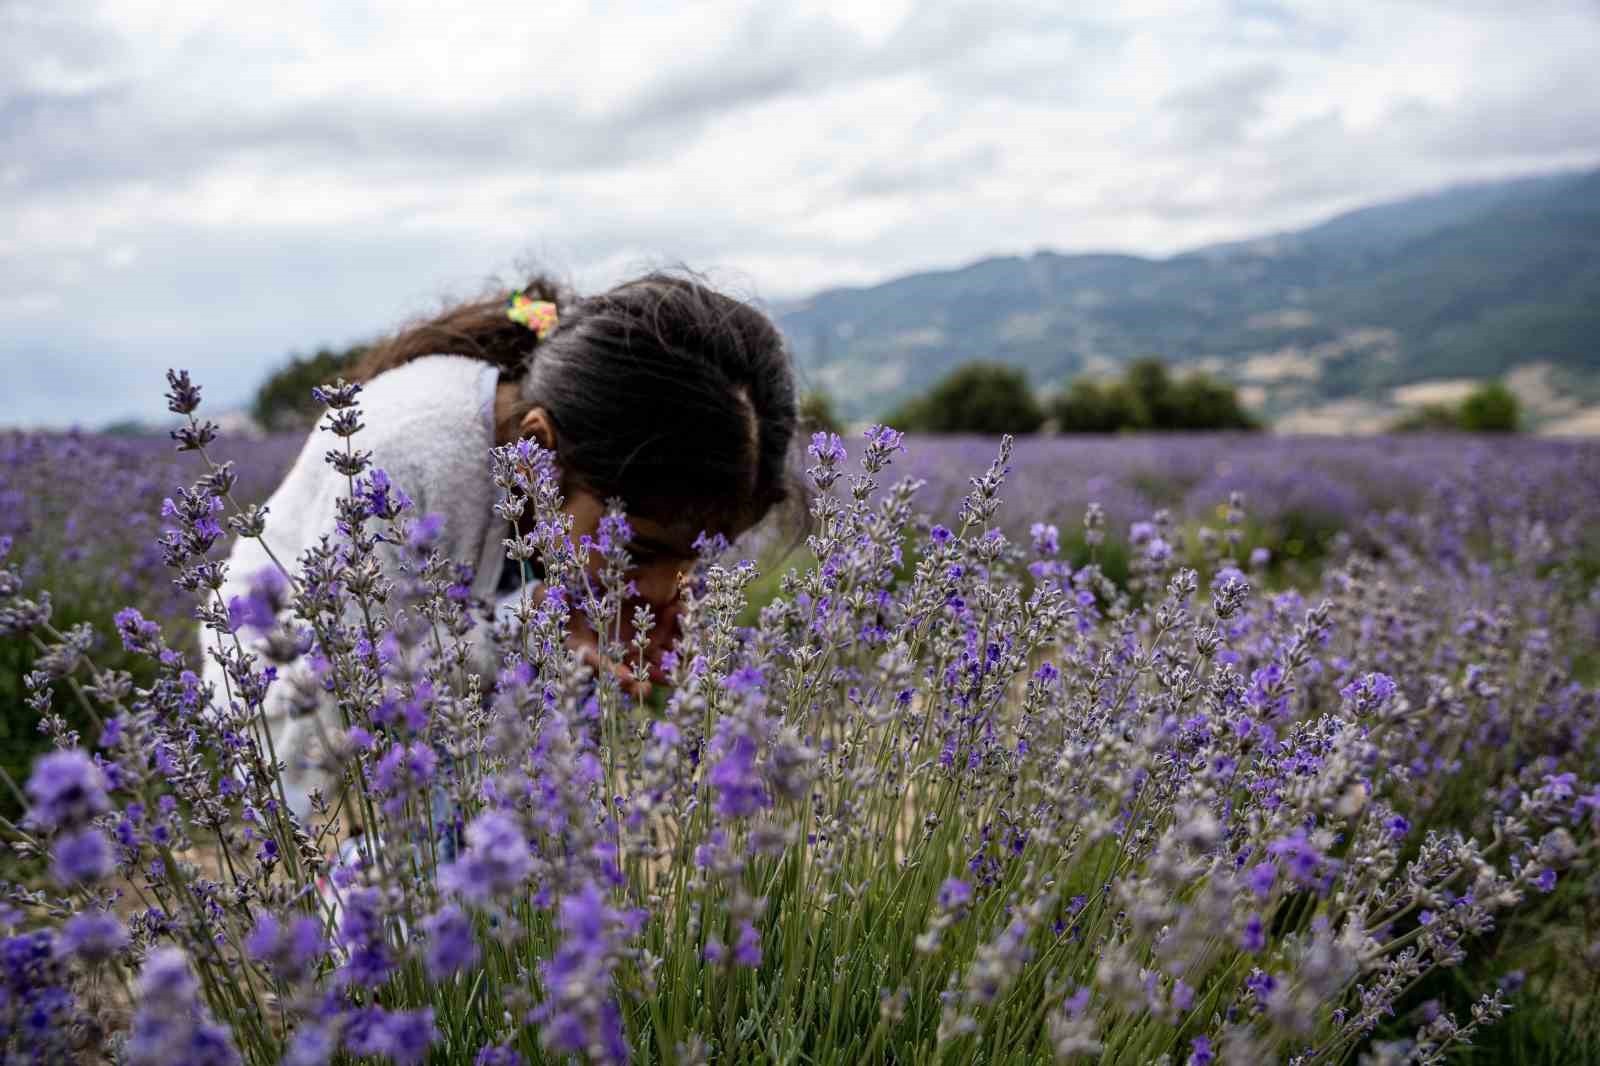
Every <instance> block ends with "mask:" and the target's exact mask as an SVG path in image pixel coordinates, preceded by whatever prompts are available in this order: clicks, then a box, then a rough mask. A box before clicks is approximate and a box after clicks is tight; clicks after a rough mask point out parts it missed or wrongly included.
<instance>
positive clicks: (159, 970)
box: [125, 947, 241, 1066]
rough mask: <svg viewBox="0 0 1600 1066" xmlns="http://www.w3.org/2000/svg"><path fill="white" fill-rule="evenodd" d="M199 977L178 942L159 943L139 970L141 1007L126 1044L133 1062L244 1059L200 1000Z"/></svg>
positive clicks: (178, 1064) (155, 1064) (215, 1064)
mask: <svg viewBox="0 0 1600 1066" xmlns="http://www.w3.org/2000/svg"><path fill="white" fill-rule="evenodd" d="M199 991H200V982H199V981H198V980H197V979H196V978H195V976H194V971H192V970H191V969H190V968H189V959H188V956H186V955H185V954H184V953H183V952H182V951H180V950H179V949H177V948H174V947H162V948H157V949H156V950H155V951H153V952H151V953H150V957H149V958H148V959H146V960H145V964H144V969H143V970H142V971H141V972H140V974H139V987H138V1000H137V1010H136V1012H135V1014H134V1017H133V1026H132V1029H131V1031H130V1032H129V1034H128V1044H127V1047H126V1049H125V1053H126V1055H127V1062H128V1063H130V1066H202V1064H205V1066H231V1064H232V1063H237V1062H240V1061H241V1060H240V1058H239V1052H238V1049H237V1048H235V1047H234V1046H233V1036H232V1034H230V1033H229V1032H228V1030H227V1029H226V1028H224V1027H222V1026H220V1025H217V1024H216V1023H215V1022H213V1021H212V1020H211V1017H210V1015H209V1014H208V1013H207V1011H206V1009H205V1006H204V1004H202V1003H201V1002H200V995H199Z"/></svg>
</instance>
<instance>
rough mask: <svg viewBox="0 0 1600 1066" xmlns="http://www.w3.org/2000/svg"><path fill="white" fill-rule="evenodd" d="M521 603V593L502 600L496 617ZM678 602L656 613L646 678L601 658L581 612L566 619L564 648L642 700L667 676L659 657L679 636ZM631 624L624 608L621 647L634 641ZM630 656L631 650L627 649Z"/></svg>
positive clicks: (539, 591) (539, 590)
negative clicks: (614, 679)
mask: <svg viewBox="0 0 1600 1066" xmlns="http://www.w3.org/2000/svg"><path fill="white" fill-rule="evenodd" d="M532 595H533V597H534V599H535V600H537V599H540V598H542V597H543V595H544V586H543V585H542V584H540V585H536V586H534V588H533V590H532ZM521 601H522V593H521V590H518V591H517V592H514V593H511V594H509V595H507V596H505V597H502V598H501V600H500V602H499V604H498V606H497V613H498V614H500V616H501V617H506V616H507V613H508V612H510V611H513V610H515V609H516V607H517V605H518V604H519V603H521ZM680 610H681V602H680V601H679V600H678V599H677V598H676V597H674V598H673V599H672V600H671V601H670V602H669V603H668V604H667V605H666V606H665V607H660V608H657V609H656V612H655V614H656V619H655V624H654V625H653V626H652V627H651V629H650V639H649V643H648V645H647V646H646V648H645V654H644V659H645V668H646V672H645V676H643V677H639V676H637V675H636V674H635V672H634V670H633V666H632V664H631V663H628V662H614V661H612V660H610V659H607V658H606V657H605V656H604V655H602V654H600V637H599V635H598V634H597V633H595V631H594V627H593V626H591V625H590V624H589V619H588V617H587V616H586V615H584V613H583V612H582V611H577V610H575V611H573V612H572V613H571V614H570V615H569V616H568V625H567V646H568V647H569V648H571V649H572V650H574V651H576V652H577V653H578V655H579V657H580V658H581V659H582V660H583V661H584V662H585V663H587V664H588V665H589V666H590V667H592V668H593V669H594V671H595V672H596V673H599V672H601V671H610V672H611V673H612V674H614V675H615V676H616V678H617V680H618V681H619V682H620V683H621V685H622V687H623V689H624V690H626V691H627V692H629V693H630V694H631V695H633V697H634V698H635V699H641V700H642V699H644V698H645V697H646V696H648V695H649V694H650V689H651V686H652V684H657V685H659V684H665V683H666V682H667V674H666V671H664V670H663V669H662V668H661V657H662V655H663V654H664V653H665V652H666V650H667V649H668V648H669V647H670V646H671V645H672V642H673V640H674V639H675V638H676V637H677V635H678V615H679V613H680ZM633 636H634V632H633V621H632V607H631V605H630V606H628V607H627V608H625V615H624V622H623V633H622V640H623V643H624V644H631V643H632V641H633ZM629 650H630V652H631V650H632V649H631V648H630V649H629Z"/></svg>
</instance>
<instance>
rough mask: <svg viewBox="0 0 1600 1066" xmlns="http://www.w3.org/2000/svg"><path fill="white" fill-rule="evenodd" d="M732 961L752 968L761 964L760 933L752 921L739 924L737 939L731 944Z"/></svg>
mask: <svg viewBox="0 0 1600 1066" xmlns="http://www.w3.org/2000/svg"><path fill="white" fill-rule="evenodd" d="M733 961H734V962H736V963H738V964H739V965H740V966H745V967H748V968H750V969H752V970H753V969H755V968H756V967H758V966H760V965H761V934H760V933H759V932H758V931H757V930H756V927H755V925H754V923H752V922H745V923H743V924H742V925H740V926H739V940H738V942H737V943H735V944H734V945H733Z"/></svg>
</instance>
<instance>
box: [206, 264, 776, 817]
mask: <svg viewBox="0 0 1600 1066" xmlns="http://www.w3.org/2000/svg"><path fill="white" fill-rule="evenodd" d="M355 377H356V380H361V381H365V382H366V385H365V388H364V390H363V391H362V393H361V395H360V397H359V404H360V408H361V416H362V422H363V423H364V425H365V428H364V429H362V430H361V432H360V433H359V434H357V436H356V437H355V438H354V443H355V444H356V446H357V447H358V448H359V449H363V450H370V451H371V453H372V466H373V467H378V468H382V469H383V470H385V471H386V472H387V473H388V474H389V476H390V478H391V479H392V480H393V482H394V483H395V484H396V485H397V486H398V487H399V488H400V489H402V490H404V491H405V492H406V493H407V494H408V495H410V496H411V497H412V499H413V501H414V502H415V505H416V509H415V512H414V514H416V515H422V514H427V513H430V512H433V513H437V514H441V515H443V517H444V527H443V531H442V535H441V539H440V540H439V542H438V544H439V547H440V549H441V550H443V551H445V552H446V553H447V554H448V555H450V556H451V557H452V558H454V559H455V560H456V561H458V562H460V563H464V564H468V565H470V566H472V567H473V569H474V574H475V577H474V579H473V581H472V585H471V589H472V593H473V595H474V597H475V598H477V599H479V600H481V601H483V602H491V601H494V600H496V599H498V598H499V597H503V596H509V595H513V594H515V593H516V590H517V582H518V581H520V567H519V566H518V565H516V564H510V565H507V564H508V562H509V561H508V560H506V559H505V552H504V545H503V542H504V540H505V539H506V538H507V537H508V536H510V535H511V533H512V531H511V529H510V528H509V526H508V524H507V523H506V522H505V521H503V520H501V519H499V518H497V517H496V516H495V514H494V504H495V487H494V484H493V482H492V481H491V479H490V473H489V450H490V448H491V447H492V446H494V445H497V444H507V443H511V442H513V441H516V440H519V439H523V438H530V437H531V438H533V439H535V440H537V441H538V443H539V444H540V445H542V446H543V447H545V448H547V449H550V450H551V451H553V452H554V453H555V458H556V462H557V465H558V467H559V469H560V471H561V474H562V479H563V486H562V488H563V495H564V496H565V499H566V504H565V509H566V511H567V512H568V513H569V514H570V515H571V516H572V518H573V539H574V543H576V542H577V540H578V538H579V537H581V536H582V535H584V534H586V533H588V534H592V533H594V532H595V530H596V528H597V526H598V523H599V519H600V517H601V516H602V514H603V512H604V509H605V501H606V500H607V499H609V498H611V497H619V498H621V499H622V500H623V501H625V503H626V505H627V507H628V512H629V515H628V517H629V523H630V525H631V526H632V528H633V531H634V541H633V543H632V544H631V545H630V552H631V555H632V558H633V559H634V561H635V566H636V568H635V570H634V571H633V572H632V573H631V575H630V576H631V578H632V580H633V583H634V585H635V587H636V588H637V590H638V597H639V600H637V601H634V602H635V604H636V603H638V602H640V601H644V602H648V603H650V604H651V606H652V607H653V608H654V609H655V614H656V617H657V618H658V619H659V621H658V623H657V625H656V628H655V630H654V631H653V632H652V633H651V647H652V653H653V656H654V660H653V661H655V662H658V661H659V656H660V653H661V652H662V651H663V650H664V649H665V646H666V644H667V643H668V642H669V641H670V640H671V632H672V627H673V624H674V614H675V612H674V604H675V601H676V597H677V590H678V575H679V574H680V572H681V571H682V570H684V569H685V568H686V567H687V566H688V565H689V564H690V563H691V562H692V561H693V559H694V556H695V548H694V546H693V545H694V542H695V539H696V538H697V537H698V536H699V534H700V533H701V532H702V531H705V532H714V533H721V534H722V535H724V536H726V537H728V538H729V539H730V540H731V539H733V538H734V537H736V536H738V535H739V534H740V533H742V532H744V531H745V530H747V529H748V528H750V526H752V525H754V524H755V523H756V522H757V521H758V520H759V519H760V518H761V517H762V516H764V515H765V514H766V513H767V512H768V511H769V510H770V509H771V508H772V507H773V506H774V505H776V504H778V503H780V502H782V501H784V500H785V499H786V498H788V497H789V496H790V495H791V492H792V491H793V490H792V488H791V477H790V474H789V463H788V458H789V448H790V442H791V440H792V439H793V436H794V432H795V424H796V401H795V384H794V377H793V371H792V368H791V366H790V361H789V357H788V354H787V352H786V350H785V348H784V344H783V340H782V337H781V336H780V335H779V333H778V331H777V329H776V328H775V327H774V326H773V324H772V322H771V321H770V320H769V319H768V318H767V317H766V316H765V315H764V314H762V313H761V312H760V311H758V310H756V309H755V308H753V307H751V306H750V305H748V304H745V303H741V302H739V301H737V300H734V299H732V298H731V297H728V296H726V295H723V294H721V293H718V292H715V291H713V290H712V289H711V288H709V287H707V286H706V285H705V284H703V283H701V282H700V281H698V280H694V279H690V278H680V277H675V276H671V275H667V274H661V273H651V274H647V275H645V276H643V277H639V278H636V279H634V280H632V281H628V282H625V283H623V284H621V285H618V286H617V287H616V288H613V289H611V290H610V291H608V292H604V293H601V294H599V295H596V296H590V297H587V298H583V299H578V298H575V297H574V296H573V295H572V294H571V293H570V292H568V291H566V290H565V289H564V288H563V287H561V286H559V285H557V284H556V283H555V282H553V281H552V280H550V279H549V278H548V277H544V276H537V277H535V278H533V279H532V280H531V281H530V282H529V283H528V284H527V285H526V286H524V287H523V288H522V289H521V290H520V291H519V292H516V293H513V294H512V295H511V297H510V298H509V301H508V298H507V297H506V296H505V295H503V294H501V295H496V296H493V297H490V298H486V299H482V300H478V301H474V302H470V303H465V304H462V305H460V306H457V307H454V308H451V309H449V310H447V311H445V312H444V313H442V314H440V315H438V316H437V317H435V318H433V319H431V320H429V321H426V322H423V323H421V324H420V325H414V326H412V327H410V328H407V329H403V330H402V331H401V332H399V333H398V334H397V335H395V336H393V337H391V338H388V339H387V340H385V341H383V342H381V343H380V344H378V345H377V346H376V347H375V348H373V349H372V350H371V351H369V352H368V353H367V355H366V356H365V358H364V360H363V362H362V363H361V364H360V366H359V368H358V370H357V373H356V375H355ZM343 443H344V442H343V441H342V440H340V439H338V438H336V437H334V436H333V435H332V434H331V433H329V432H328V431H327V430H325V429H321V428H319V429H318V430H316V431H314V432H313V433H312V434H311V435H310V438H309V439H308V440H307V441H306V445H305V447H304V449H303V450H302V451H301V453H300V456H299V458H298V459H297V460H296V461H295V463H294V466H293V467H292V468H291V469H290V471H289V473H288V474H287V476H285V478H284V481H283V484H282V485H281V486H280V487H279V488H278V490H277V491H276V492H275V493H274V494H273V495H272V497H271V498H270V499H269V500H268V501H267V504H266V507H267V511H268V514H267V518H266V528H265V532H264V534H263V540H264V541H265V547H263V545H262V543H261V542H260V541H257V540H254V539H243V538H241V539H240V540H238V541H237V543H236V544H235V545H234V548H233V552H232V555H231V557H230V559H229V567H228V578H227V585H226V586H225V587H224V588H223V590H222V595H223V601H224V602H226V603H232V602H233V598H234V597H239V598H240V602H241V603H248V602H250V601H251V600H252V597H254V599H255V600H256V601H259V600H260V598H261V592H260V591H259V589H260V584H261V583H262V582H263V581H267V582H268V583H270V581H271V575H273V574H275V573H276V570H275V564H274V563H273V562H272V559H271V557H269V556H268V554H267V550H268V549H270V550H271V553H272V556H275V557H276V558H277V559H278V560H279V561H281V562H282V563H283V564H284V565H285V566H286V567H288V568H290V569H291V570H294V569H296V567H297V565H298V560H299V558H300V555H301V553H302V552H303V551H304V550H305V549H306V548H308V547H311V546H313V545H314V544H316V543H317V541H318V539H319V538H320V537H322V536H324V535H326V534H329V533H330V532H331V531H332V530H333V526H334V519H335V503H336V501H337V500H338V498H339V497H340V496H341V495H342V494H344V493H345V492H346V491H347V488H348V486H347V481H346V478H345V476H344V475H342V474H339V473H337V472H336V471H335V470H334V469H333V468H332V467H331V466H329V465H328V463H327V462H326V461H325V459H324V458H323V457H324V455H325V453H327V452H328V451H330V450H337V451H341V452H342V451H343V450H344V449H343ZM380 550H381V549H380ZM633 606H634V604H629V605H627V606H626V607H625V609H624V613H623V617H624V618H628V617H631V616H632V612H633ZM242 613H243V614H245V615H248V613H249V612H248V611H246V612H242ZM489 622H490V619H489V618H488V617H484V618H483V619H482V621H481V622H480V623H479V629H478V630H477V631H475V632H474V633H473V634H472V637H471V640H472V645H473V648H474V652H475V654H476V656H477V665H478V667H479V669H480V670H481V671H482V672H483V673H484V675H485V677H486V678H489V677H492V672H493V669H494V667H495V665H496V663H495V659H494V654H493V651H494V649H493V646H492V642H491V641H490V639H489V633H488V630H489ZM241 635H243V634H241ZM573 639H574V640H575V641H576V642H578V643H579V644H580V645H583V650H584V652H585V657H586V658H588V659H589V660H590V661H591V663H595V664H596V665H599V664H598V662H597V655H596V654H595V651H594V640H595V638H594V634H593V633H592V632H588V633H585V632H583V631H582V630H579V632H578V633H577V634H576V635H575V636H574V638H573ZM307 658H308V657H307V656H303V655H302V656H300V657H299V658H297V659H294V660H293V661H291V662H290V663H288V664H287V665H286V666H283V667H280V668H279V671H278V675H277V676H276V678H275V679H274V680H273V681H272V682H271V683H270V684H269V685H268V688H267V693H266V699H265V701H264V718H265V726H266V730H267V732H268V734H269V736H270V738H271V742H272V751H273V752H274V753H275V754H276V756H277V758H278V760H279V761H280V762H282V763H283V764H284V771H283V784H284V791H285V795H286V797H287V799H288V802H289V805H290V807H291V808H292V809H293V810H294V812H295V814H296V815H297V816H299V817H300V818H301V819H302V820H305V819H307V816H308V815H309V813H310V811H311V793H312V790H314V789H322V790H324V791H326V790H327V789H328V788H329V786H330V782H329V780H328V778H327V776H326V774H325V773H324V772H323V771H322V769H321V766H320V764H321V763H322V761H323V760H322V758H321V752H320V747H321V744H322V739H323V738H324V737H326V736H330V735H333V732H334V727H335V726H336V725H337V724H338V718H337V709H336V708H335V707H334V706H333V705H332V702H331V699H330V698H329V697H328V696H327V695H326V694H325V693H323V692H322V691H321V688H320V686H319V685H318V684H317V682H316V679H315V678H314V676H313V675H312V673H311V669H310V664H309V662H307ZM612 668H613V669H616V670H618V672H619V673H622V674H623V677H624V680H625V681H627V682H629V683H633V682H638V683H640V684H643V683H646V679H643V678H639V679H634V678H632V677H631V675H629V674H628V673H627V671H626V668H625V667H622V666H615V667H612ZM206 670H207V677H206V679H207V680H208V681H209V682H211V683H212V684H213V686H214V691H215V693H216V697H215V698H216V699H217V700H219V701H221V700H224V699H226V698H227V697H226V692H227V689H226V688H225V686H224V677H223V671H222V669H221V668H220V666H218V664H217V663H216V662H215V661H208V662H207V666H206ZM652 673H653V674H654V675H655V678H656V679H657V680H659V679H660V675H659V673H657V672H656V671H655V670H654V669H653V670H652ZM327 798H328V799H329V800H331V799H332V798H333V797H331V796H329V797H327Z"/></svg>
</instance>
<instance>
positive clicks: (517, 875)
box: [439, 810, 533, 903]
mask: <svg viewBox="0 0 1600 1066" xmlns="http://www.w3.org/2000/svg"><path fill="white" fill-rule="evenodd" d="M466 837H467V847H466V851H465V852H463V853H462V856H461V858H459V859H457V860H456V861H455V862H453V863H451V864H450V865H449V866H445V867H442V868H441V869H440V870H439V883H440V885H441V887H443V888H444V890H445V891H447V892H451V893H454V894H456V895H458V896H460V897H462V898H463V899H465V900H468V901H469V902H472V903H487V902H488V901H489V900H491V899H493V898H494V897H496V896H502V895H506V894H508V893H510V892H514V891H516V890H517V889H518V888H520V887H522V884H523V882H524V881H526V880H527V879H528V875H529V874H530V873H532V872H533V854H532V853H531V852H530V851H529V850H528V841H527V838H526V837H524V836H523V835H522V827H521V826H520V825H519V824H517V820H516V819H515V818H513V817H512V816H511V815H509V814H506V813H505V812H504V811H494V810H491V811H485V812H483V813H482V814H480V815H478V816H477V817H476V818H474V819H473V820H472V824H470V825H468V826H467V832H466Z"/></svg>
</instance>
